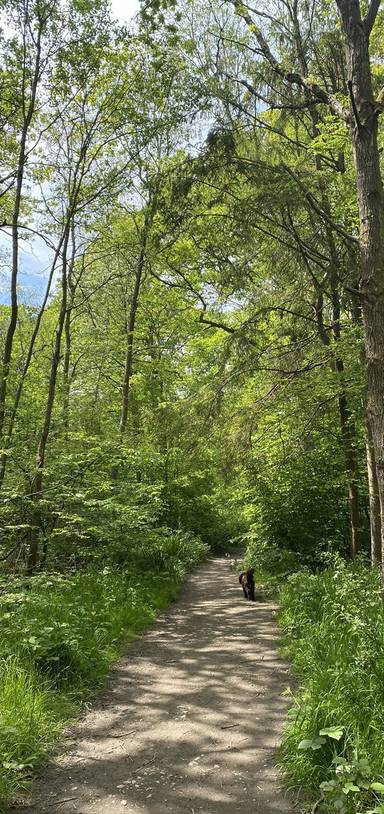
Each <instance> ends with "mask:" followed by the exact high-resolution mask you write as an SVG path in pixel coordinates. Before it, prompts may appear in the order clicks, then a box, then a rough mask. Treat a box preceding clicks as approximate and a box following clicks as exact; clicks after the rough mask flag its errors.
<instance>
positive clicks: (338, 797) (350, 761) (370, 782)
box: [298, 726, 384, 814]
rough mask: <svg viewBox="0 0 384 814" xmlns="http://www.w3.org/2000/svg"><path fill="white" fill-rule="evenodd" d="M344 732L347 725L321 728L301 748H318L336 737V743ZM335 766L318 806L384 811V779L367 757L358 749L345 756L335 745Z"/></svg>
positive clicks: (346, 813) (373, 813) (358, 813)
mask: <svg viewBox="0 0 384 814" xmlns="http://www.w3.org/2000/svg"><path fill="white" fill-rule="evenodd" d="M344 736H345V728H344V727H343V726H334V727H329V728H328V729H321V730H320V732H319V734H318V735H315V736H314V737H313V738H306V739H305V740H302V741H301V742H300V743H299V746H298V748H299V749H300V750H306V749H312V750H313V751H317V750H318V749H322V747H323V746H325V745H326V744H327V743H328V745H329V740H331V741H334V742H335V747H336V743H338V742H340V741H341V740H342V739H343V738H344ZM331 766H332V770H333V777H331V779H330V780H325V781H324V782H323V783H321V784H320V791H321V798H320V800H319V801H318V803H317V806H320V805H321V806H322V808H323V810H324V811H335V812H337V814H384V783H381V782H380V781H378V780H375V779H374V778H373V772H372V769H371V767H370V764H369V761H368V760H367V758H364V757H359V755H358V754H357V752H356V750H354V751H353V752H352V755H351V756H350V757H343V756H342V755H339V754H337V750H336V748H335V754H334V757H333V759H332V763H331ZM317 806H316V807H317ZM368 806H371V807H370V808H369V807H368ZM372 806H373V807H372Z"/></svg>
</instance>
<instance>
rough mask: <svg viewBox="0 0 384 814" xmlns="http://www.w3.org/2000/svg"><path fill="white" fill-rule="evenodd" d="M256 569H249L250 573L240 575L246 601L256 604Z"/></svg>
mask: <svg viewBox="0 0 384 814" xmlns="http://www.w3.org/2000/svg"><path fill="white" fill-rule="evenodd" d="M254 572H255V569H254V568H249V569H248V571H242V573H241V574H239V582H240V585H241V587H242V589H243V594H244V596H245V599H249V600H250V602H255V580H254V578H253V575H254Z"/></svg>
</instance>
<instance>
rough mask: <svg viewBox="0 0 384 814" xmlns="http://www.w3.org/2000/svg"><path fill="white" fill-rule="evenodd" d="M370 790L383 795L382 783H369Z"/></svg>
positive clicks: (383, 784) (383, 786)
mask: <svg viewBox="0 0 384 814" xmlns="http://www.w3.org/2000/svg"><path fill="white" fill-rule="evenodd" d="M371 789H372V790H373V791H378V792H379V794H384V783H371Z"/></svg>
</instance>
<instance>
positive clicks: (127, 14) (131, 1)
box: [111, 0, 139, 23]
mask: <svg viewBox="0 0 384 814" xmlns="http://www.w3.org/2000/svg"><path fill="white" fill-rule="evenodd" d="M111 6H112V13H113V16H114V17H116V18H117V19H118V20H119V22H121V23H128V22H129V21H130V20H131V19H132V17H133V16H134V14H136V12H137V11H138V9H139V0H111Z"/></svg>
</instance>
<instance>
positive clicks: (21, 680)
mask: <svg viewBox="0 0 384 814" xmlns="http://www.w3.org/2000/svg"><path fill="white" fill-rule="evenodd" d="M148 533H149V532H148ZM148 543H150V545H149V546H148V548H144V546H143V545H138V546H137V548H136V549H135V550H136V556H133V549H134V546H132V547H131V549H130V551H131V555H132V556H131V562H130V563H129V562H126V563H125V566H124V567H121V566H120V567H118V566H116V565H114V564H111V565H110V566H108V567H104V568H98V569H96V568H95V567H89V568H88V569H86V570H85V571H80V572H78V573H73V574H72V575H68V574H66V575H65V576H64V575H62V574H58V573H52V574H41V575H37V576H34V577H31V578H30V579H26V578H22V577H18V578H16V577H14V578H13V579H12V578H9V577H7V578H6V579H3V580H2V582H1V583H0V591H1V593H0V624H1V630H2V637H1V642H0V765H1V771H0V800H1V798H2V799H3V801H4V800H6V799H7V798H9V797H11V796H12V795H14V794H15V792H16V790H17V789H18V788H20V786H23V784H24V782H25V780H26V779H27V778H28V776H29V774H30V773H31V770H32V769H33V768H35V767H36V766H37V765H38V764H39V763H40V762H41V760H42V759H43V758H44V755H45V754H46V752H47V750H48V749H49V747H50V745H51V744H52V742H53V741H54V740H55V738H56V737H57V736H58V733H59V732H60V728H61V727H62V725H63V722H64V721H65V720H66V719H68V716H69V715H70V714H73V712H74V711H75V709H76V704H78V702H79V701H80V700H81V698H82V697H84V696H85V695H87V694H88V693H89V692H90V691H92V689H93V688H95V687H96V686H97V685H98V684H99V683H100V681H101V679H102V678H103V677H104V675H105V673H106V671H107V669H108V666H109V664H110V663H111V662H112V661H113V660H114V659H116V658H117V657H118V655H119V653H120V652H121V649H122V646H123V644H124V642H127V641H128V640H129V639H130V638H132V637H133V636H134V635H135V634H136V633H137V632H138V631H140V630H141V629H143V628H144V627H146V626H147V625H148V624H149V623H150V622H151V621H152V620H153V619H154V617H155V616H156V613H157V612H158V611H159V610H160V609H161V608H164V607H165V606H166V605H167V604H168V603H169V602H170V601H172V600H173V599H174V598H175V597H176V595H177V591H178V585H179V584H180V581H181V578H182V576H183V575H184V574H185V572H186V570H187V569H188V568H190V567H191V566H192V565H194V564H195V563H197V562H198V561H199V560H200V559H202V558H203V557H204V555H205V554H206V551H207V547H206V546H205V545H204V544H203V543H201V542H200V541H199V540H198V539H197V538H193V537H192V535H190V534H183V533H182V532H178V533H175V534H172V533H171V532H169V531H166V530H162V531H161V532H159V533H158V534H156V532H155V531H153V532H152V533H151V540H150V541H149V540H147V544H148ZM133 562H135V565H133ZM0 807H1V802H0Z"/></svg>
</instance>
